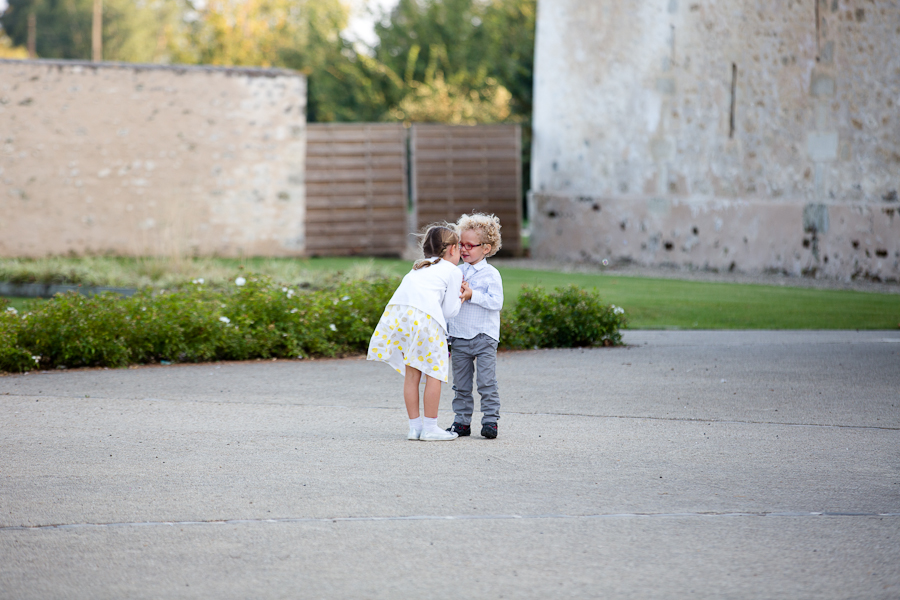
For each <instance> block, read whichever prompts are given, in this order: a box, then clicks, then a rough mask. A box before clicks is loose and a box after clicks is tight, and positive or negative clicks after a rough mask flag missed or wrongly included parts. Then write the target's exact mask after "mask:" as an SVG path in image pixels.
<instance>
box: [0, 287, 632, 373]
mask: <svg viewBox="0 0 900 600" xmlns="http://www.w3.org/2000/svg"><path fill="white" fill-rule="evenodd" d="M238 283H239V284H240V285H238ZM396 286H397V279H396V278H383V279H378V280H373V281H354V282H348V283H343V284H340V285H337V286H336V287H333V288H331V289H326V290H315V291H308V290H306V291H304V290H302V289H297V288H289V287H286V286H283V285H281V284H278V283H276V282H275V281H274V280H272V279H271V278H270V277H267V276H260V275H246V276H245V277H239V278H238V279H237V280H236V281H235V282H234V283H233V284H232V285H231V286H230V287H229V288H228V289H225V290H222V289H213V290H210V289H207V288H205V287H204V286H203V285H202V284H196V283H195V284H189V285H188V286H186V287H185V288H181V289H175V290H168V291H160V292H152V291H150V290H146V291H142V292H139V293H138V294H136V295H134V296H132V297H130V298H123V297H121V296H117V295H114V294H102V295H99V296H94V297H85V296H81V295H79V294H77V293H75V292H71V293H69V294H65V295H62V294H59V295H57V296H56V297H54V298H53V299H51V300H49V301H47V302H44V303H41V304H34V305H31V306H30V307H29V308H28V309H27V310H26V311H23V314H18V313H16V312H15V310H13V309H9V308H7V307H6V302H5V301H3V300H2V299H0V370H2V371H14V372H21V371H27V370H29V369H33V368H45V369H47V368H56V367H59V366H65V367H82V366H87V367H97V366H108V367H121V366H125V365H128V364H135V363H153V362H160V361H166V362H202V361H213V360H246V359H251V358H306V357H333V356H341V355H346V354H359V353H364V352H365V351H366V350H367V348H368V344H369V339H370V337H371V335H372V331H373V330H374V328H375V324H376V323H377V322H378V319H379V317H380V316H381V313H382V310H383V309H384V306H385V305H386V304H387V303H388V300H390V297H391V295H392V294H393V292H394V289H395V288H396ZM622 312H624V311H622V309H620V308H616V307H614V306H603V305H602V304H601V303H600V299H599V297H598V296H597V295H596V293H593V292H587V291H585V290H582V289H579V288H577V287H574V286H572V287H569V288H565V289H562V290H557V291H556V292H545V291H543V290H542V289H540V288H526V289H525V290H523V292H522V294H521V296H520V297H519V301H518V303H517V305H516V307H515V308H514V309H512V310H511V311H507V312H505V313H504V314H503V315H502V318H501V322H502V333H501V338H502V340H503V347H505V348H548V347H570V346H599V345H612V344H620V343H621V341H622V338H621V334H620V333H619V328H620V327H624V325H625V321H624V318H623V317H622Z"/></svg>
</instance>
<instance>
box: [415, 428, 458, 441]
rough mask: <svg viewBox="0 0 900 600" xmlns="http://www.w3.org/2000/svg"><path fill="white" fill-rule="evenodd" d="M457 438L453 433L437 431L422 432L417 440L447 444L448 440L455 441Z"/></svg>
mask: <svg viewBox="0 0 900 600" xmlns="http://www.w3.org/2000/svg"><path fill="white" fill-rule="evenodd" d="M458 437H459V434H457V433H456V432H455V431H444V430H443V429H437V430H435V431H424V430H423V431H422V433H421V434H419V440H420V441H423V442H449V441H450V440H455V439H456V438H458Z"/></svg>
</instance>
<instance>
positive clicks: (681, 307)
mask: <svg viewBox="0 0 900 600" xmlns="http://www.w3.org/2000/svg"><path fill="white" fill-rule="evenodd" d="M501 273H502V275H503V287H504V293H505V294H507V295H509V296H510V298H509V299H508V300H507V301H509V300H510V299H512V297H513V296H514V295H515V294H517V292H518V290H519V289H520V288H521V286H522V285H523V284H529V285H535V284H536V285H543V286H545V287H548V288H552V287H556V286H561V285H568V284H570V283H574V284H576V285H579V286H582V287H585V288H593V289H596V290H597V291H598V292H600V295H601V297H602V298H603V299H604V301H605V302H611V303H613V304H616V305H617V306H621V307H623V308H624V309H625V311H626V316H627V317H628V319H629V327H630V328H632V329H897V327H898V324H900V295H897V294H873V293H869V292H854V291H844V290H816V289H808V288H793V287H780V286H766V285H744V284H735V283H706V282H698V281H677V280H670V279H645V278H640V277H621V276H616V275H599V274H598V275H591V274H581V273H557V272H549V271H530V270H525V269H502V270H501Z"/></svg>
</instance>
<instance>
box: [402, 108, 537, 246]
mask: <svg viewBox="0 0 900 600" xmlns="http://www.w3.org/2000/svg"><path fill="white" fill-rule="evenodd" d="M521 139H522V134H521V128H520V127H519V126H518V125H478V126H474V127H467V126H452V125H413V126H412V128H411V131H410V164H411V168H410V171H411V173H412V182H413V186H412V193H413V206H414V207H415V211H416V226H417V227H418V228H421V227H423V226H425V225H427V224H428V223H433V222H435V221H451V222H453V221H456V219H458V218H459V216H460V215H461V214H463V213H471V212H484V213H493V214H495V215H497V216H498V217H499V218H500V224H501V225H502V226H503V229H502V234H503V248H502V249H501V253H502V254H504V255H511V256H518V255H520V254H521V252H522V231H521V230H522V145H521Z"/></svg>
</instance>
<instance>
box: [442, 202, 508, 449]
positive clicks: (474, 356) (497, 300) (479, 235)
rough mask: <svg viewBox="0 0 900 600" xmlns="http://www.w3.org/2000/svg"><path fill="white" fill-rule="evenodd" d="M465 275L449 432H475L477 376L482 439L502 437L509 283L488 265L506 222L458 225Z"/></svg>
mask: <svg viewBox="0 0 900 600" xmlns="http://www.w3.org/2000/svg"><path fill="white" fill-rule="evenodd" d="M457 227H458V229H459V234H460V255H461V256H462V259H463V264H461V265H460V266H459V268H460V269H462V273H463V284H462V289H461V290H460V299H462V300H463V303H462V307H461V308H460V309H459V314H457V315H456V316H455V317H453V318H452V319H450V321H449V333H450V337H449V342H450V346H451V349H452V351H451V353H450V363H451V366H452V367H453V390H454V392H456V393H455V395H454V398H453V412H454V413H456V416H455V418H454V419H453V425H452V426H451V427H450V428H449V429H448V430H447V431H451V432H455V433H457V434H459V435H460V436H466V435H471V433H472V427H471V423H472V412H473V411H474V410H475V399H474V398H473V397H472V376H473V375H474V374H475V370H476V368H477V370H478V373H477V377H476V382H477V384H478V393H479V394H480V395H481V412H482V417H481V435H482V436H484V437H486V438H488V439H494V438H496V437H497V419H499V418H500V395H499V394H498V392H497V377H496V374H495V370H496V366H497V343H498V342H499V340H500V309H501V308H502V307H503V281H502V279H501V278H500V272H499V271H497V269H495V268H494V267H492V266H491V265H489V264H488V263H487V260H485V259H486V258H487V257H489V256H493V255H494V254H496V253H497V251H498V250H499V249H500V219H498V218H497V217H495V216H494V215H484V214H479V213H475V214H471V215H463V216H462V217H460V219H459V221H458V222H457Z"/></svg>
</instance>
